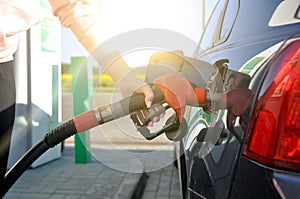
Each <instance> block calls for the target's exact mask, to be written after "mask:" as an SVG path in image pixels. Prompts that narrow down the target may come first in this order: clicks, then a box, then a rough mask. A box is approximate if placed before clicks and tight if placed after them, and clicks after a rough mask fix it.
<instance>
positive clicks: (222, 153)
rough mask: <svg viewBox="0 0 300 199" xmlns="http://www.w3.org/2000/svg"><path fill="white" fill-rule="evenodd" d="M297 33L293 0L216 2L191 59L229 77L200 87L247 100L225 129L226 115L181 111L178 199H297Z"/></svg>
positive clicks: (298, 15) (299, 13)
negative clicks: (248, 95)
mask: <svg viewBox="0 0 300 199" xmlns="http://www.w3.org/2000/svg"><path fill="white" fill-rule="evenodd" d="M299 33H300V2H299V0H285V1H282V0H219V1H218V3H217V5H216V7H215V9H214V11H213V13H212V15H211V17H210V20H209V22H208V24H207V26H206V29H205V31H204V34H203V35H202V37H201V40H200V42H199V46H198V49H197V50H196V54H195V58H197V59H199V60H204V61H206V62H209V63H210V64H212V65H215V66H216V67H218V68H219V69H220V70H221V69H222V68H223V69H225V70H228V71H231V72H228V73H227V74H226V75H225V76H224V79H223V80H224V84H223V85H222V86H221V88H219V87H218V85H213V84H209V83H208V85H207V86H208V88H207V89H211V90H215V91H225V92H229V91H231V90H232V89H236V88H243V87H246V88H249V89H251V90H252V91H253V93H254V94H255V97H254V100H253V102H252V104H251V105H250V106H249V108H248V109H247V111H246V112H244V113H243V114H242V115H241V116H238V117H236V118H234V119H233V120H232V121H230V126H228V124H229V123H228V117H229V115H228V114H229V113H228V111H227V110H216V109H214V108H212V107H204V108H203V107H198V108H196V107H187V108H186V112H185V119H186V121H187V123H188V132H187V133H186V135H185V137H184V138H183V139H182V141H180V142H177V147H176V151H177V156H178V161H177V164H178V170H179V174H180V182H181V188H182V196H183V198H243V199H244V198H272V199H273V198H300V35H297V34H299ZM230 74H231V75H230ZM209 135H215V136H209ZM216 136H217V137H216ZM210 139H211V140H210Z"/></svg>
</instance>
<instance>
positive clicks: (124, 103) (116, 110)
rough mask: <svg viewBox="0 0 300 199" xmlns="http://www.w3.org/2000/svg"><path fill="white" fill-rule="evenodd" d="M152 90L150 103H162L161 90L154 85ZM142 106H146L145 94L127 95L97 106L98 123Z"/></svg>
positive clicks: (163, 97)
mask: <svg viewBox="0 0 300 199" xmlns="http://www.w3.org/2000/svg"><path fill="white" fill-rule="evenodd" d="M152 91H153V93H154V99H153V101H152V104H163V103H164V102H165V96H164V94H163V92H162V91H161V90H160V89H159V88H158V87H156V86H153V87H152ZM144 108H146V104H145V95H144V94H135V95H133V96H131V97H127V98H124V99H122V100H120V101H118V102H115V103H112V104H111V105H110V106H109V107H103V108H98V109H97V111H98V113H99V117H98V120H100V121H99V124H103V123H106V122H109V121H112V120H115V119H118V118H120V117H124V116H127V115H130V114H131V113H134V112H135V111H139V110H142V109H144ZM99 118H100V119H99Z"/></svg>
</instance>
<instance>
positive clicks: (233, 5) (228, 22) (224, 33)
mask: <svg viewBox="0 0 300 199" xmlns="http://www.w3.org/2000/svg"><path fill="white" fill-rule="evenodd" d="M238 9H239V1H238V0H231V1H229V2H228V5H227V8H226V14H225V15H224V19H223V23H222V28H221V32H220V39H219V41H218V43H222V42H224V41H226V39H227V38H228V36H229V34H230V31H231V29H232V27H233V24H234V21H235V19H236V16H237V13H238Z"/></svg>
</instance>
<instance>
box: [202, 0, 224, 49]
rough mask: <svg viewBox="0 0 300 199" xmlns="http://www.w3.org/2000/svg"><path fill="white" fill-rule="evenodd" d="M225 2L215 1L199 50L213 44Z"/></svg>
mask: <svg viewBox="0 0 300 199" xmlns="http://www.w3.org/2000/svg"><path fill="white" fill-rule="evenodd" d="M226 2H227V1H226V0H220V1H219V2H218V3H217V5H216V7H215V9H214V11H213V13H212V15H211V16H210V19H209V21H208V24H207V25H206V29H205V32H204V33H203V35H202V38H201V41H200V49H198V50H199V51H202V50H206V49H208V48H211V47H212V46H213V44H214V42H215V40H216V37H217V36H218V35H219V34H218V33H219V28H220V21H221V19H222V17H223V12H224V9H225V5H226Z"/></svg>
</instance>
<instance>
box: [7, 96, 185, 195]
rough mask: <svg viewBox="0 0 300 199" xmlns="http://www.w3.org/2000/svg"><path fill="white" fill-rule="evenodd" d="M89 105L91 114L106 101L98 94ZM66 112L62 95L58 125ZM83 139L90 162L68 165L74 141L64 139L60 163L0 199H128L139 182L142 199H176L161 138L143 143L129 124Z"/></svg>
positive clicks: (33, 172)
mask: <svg viewBox="0 0 300 199" xmlns="http://www.w3.org/2000/svg"><path fill="white" fill-rule="evenodd" d="M103 96H104V98H103ZM99 97H101V100H99V99H98V98H99ZM93 102H94V105H92V106H91V108H94V107H99V106H101V105H102V104H97V103H98V102H101V103H103V104H107V103H109V102H110V100H109V98H108V97H105V95H103V94H102V95H100V96H96V98H95V99H94V101H93ZM95 102H97V103H95ZM71 110H72V98H71V95H70V94H68V93H67V94H64V95H63V114H62V115H63V119H62V120H63V121H66V120H67V119H68V118H70V117H72V111H71ZM89 134H90V139H91V142H90V147H91V151H90V152H91V154H92V161H91V162H89V163H87V164H76V163H74V153H73V151H74V139H73V138H70V139H68V140H66V141H65V146H66V147H65V150H64V152H63V153H62V157H61V158H59V159H57V160H55V161H53V162H50V163H47V164H45V165H43V166H40V167H38V168H35V169H29V170H27V171H26V172H25V173H24V175H23V176H21V178H20V179H19V180H18V181H17V183H16V184H15V185H14V186H13V187H12V188H11V190H10V191H9V192H8V194H7V195H6V197H5V199H15V198H22V199H23V198H25V199H27V198H28V199H29V198H30V199H35V198H36V199H40V198H51V199H52V198H53V199H60V198H63V199H69V198H70V199H77V198H81V199H89V198H93V199H94V198H95V199H96V198H101V199H102V198H104V199H105V198H122V199H123V198H130V197H131V196H132V194H133V193H134V190H136V189H135V188H136V187H137V186H136V185H137V184H138V182H139V180H141V179H142V180H143V182H147V184H146V187H145V190H144V194H143V197H142V198H144V199H167V198H170V199H171V198H172V199H176V198H180V189H179V181H178V173H177V169H176V168H175V167H173V165H172V162H173V161H174V152H173V143H172V142H170V141H169V140H167V139H166V138H165V137H164V136H160V137H159V138H157V139H155V140H153V141H146V140H145V139H144V138H142V137H141V136H140V135H139V134H138V133H137V132H136V131H135V130H134V127H133V126H132V122H131V121H129V118H123V119H120V120H118V121H115V122H111V123H108V124H105V125H103V126H100V127H96V128H94V129H92V130H91V131H90V132H89ZM143 173H144V174H147V176H148V178H145V175H142V174H143ZM145 179H147V181H145Z"/></svg>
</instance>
